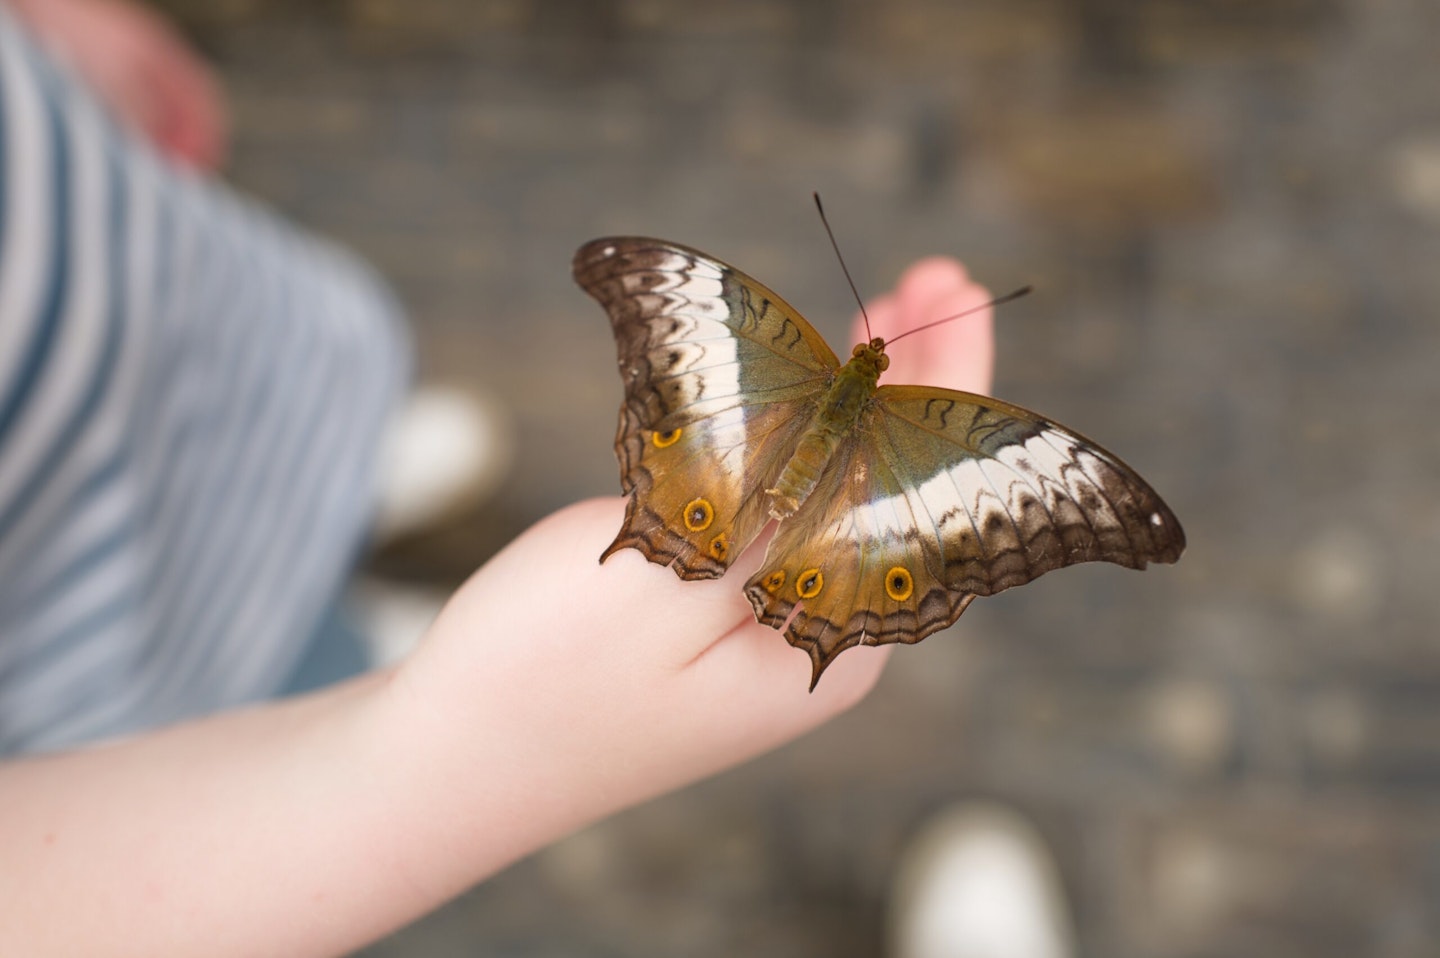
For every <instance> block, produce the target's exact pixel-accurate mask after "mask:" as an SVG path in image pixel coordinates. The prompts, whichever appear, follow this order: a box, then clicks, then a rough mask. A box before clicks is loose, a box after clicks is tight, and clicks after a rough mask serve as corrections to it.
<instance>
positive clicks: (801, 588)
mask: <svg viewBox="0 0 1440 958" xmlns="http://www.w3.org/2000/svg"><path fill="white" fill-rule="evenodd" d="M823 588H825V575H824V574H823V573H822V572H821V571H820V570H819V569H806V570H805V571H804V572H802V573H800V574H799V575H798V576H796V577H795V594H796V595H798V596H799V597H800V598H802V599H813V598H815V597H816V596H817V595H819V594H820V590H821V589H823Z"/></svg>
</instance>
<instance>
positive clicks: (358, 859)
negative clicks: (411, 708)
mask: <svg viewBox="0 0 1440 958" xmlns="http://www.w3.org/2000/svg"><path fill="white" fill-rule="evenodd" d="M389 680H390V675H389V674H388V673H381V674H377V675H372V676H367V677H365V678H363V679H360V680H357V681H355V682H350V683H346V684H345V685H343V686H338V687H336V688H334V689H332V690H327V691H326V692H322V693H320V694H316V695H312V696H308V697H305V698H301V699H296V700H292V701H288V702H281V703H276V704H271V705H267V706H263V707H258V708H253V709H248V710H244V711H240V712H234V713H230V714H227V715H222V716H218V717H216V718H212V719H208V720H205V721H200V722H193V723H189V724H186V725H182V726H177V727H174V728H171V729H167V730H163V731H160V732H157V733H153V734H148V735H145V736H141V737H137V738H135V739H131V740H128V741H124V742H118V743H115V744H111V745H105V746H100V747H97V748H93V749H86V750H82V751H78V752H73V753H69V754H65V755H59V756H54V757H47V758H38V759H34V760H26V761H20V762H14V763H10V764H8V765H6V766H3V767H0V954H5V955H52V954H53V955H87V956H102V955H111V954H114V955H144V956H164V955H186V956H189V955H197V954H204V955H211V956H221V955H230V954H235V955H240V954H246V955H254V954H284V955H297V956H299V955H324V954H336V953H340V952H343V951H347V950H349V949H351V948H354V947H356V946H358V945H360V944H362V943H363V942H366V941H370V940H373V939H374V938H376V937H378V936H380V935H382V934H384V933H385V932H387V931H389V930H390V929H392V928H395V927H397V926H399V925H401V924H403V923H405V922H406V921H408V920H411V919H413V918H415V917H417V916H418V915H420V914H423V913H424V912H425V911H427V910H428V909H430V908H433V907H434V906H435V905H437V904H439V903H440V902H442V901H444V900H445V899H446V898H448V897H450V896H452V895H453V894H455V893H456V892H457V891H459V890H460V889H461V888H463V887H464V886H465V885H466V884H468V883H470V882H473V881H474V880H476V879H477V878H479V877H481V876H482V875H483V874H485V873H486V872H487V871H493V870H495V869H496V868H498V867H500V866H501V865H502V864H503V861H501V860H500V859H499V858H497V857H493V856H492V857H491V858H490V859H489V860H488V861H487V859H486V856H485V855H484V854H483V849H479V848H474V847H471V848H468V849H466V850H465V854H464V855H463V856H460V855H449V854H446V853H445V851H444V850H443V848H442V847H440V845H441V843H443V842H444V841H445V838H446V832H447V831H453V829H449V828H447V825H446V823H444V822H442V821H437V820H435V819H434V817H433V816H443V815H444V814H446V805H447V804H449V803H448V801H447V800H446V797H445V796H443V795H438V796H436V795H429V794H427V793H426V791H425V790H424V789H423V788H419V787H416V786H419V785H420V784H421V783H419V782H416V781H415V780H414V779H413V778H411V779H410V780H409V781H407V780H406V779H407V776H408V775H409V774H410V768H411V767H410V766H409V764H408V763H407V758H406V756H405V754H404V750H405V749H406V747H407V746H406V742H407V733H406V730H405V729H404V727H403V725H404V722H403V721H397V710H396V709H394V708H392V706H391V704H390V702H391V699H392V698H393V696H391V695H390V693H389V690H388V688H387V684H388V682H389ZM397 753H398V754H397ZM432 799H433V801H432ZM432 813H433V815H432ZM427 843H429V844H427Z"/></svg>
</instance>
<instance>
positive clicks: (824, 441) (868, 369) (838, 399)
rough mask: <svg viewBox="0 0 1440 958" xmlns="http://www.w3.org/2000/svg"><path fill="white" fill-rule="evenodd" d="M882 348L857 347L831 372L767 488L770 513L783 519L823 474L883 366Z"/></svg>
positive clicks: (869, 396) (871, 392) (867, 401)
mask: <svg viewBox="0 0 1440 958" xmlns="http://www.w3.org/2000/svg"><path fill="white" fill-rule="evenodd" d="M882 350H883V346H881V347H880V348H876V347H875V346H873V345H872V346H857V347H856V349H855V355H854V356H853V357H851V359H850V361H849V362H848V363H846V364H845V365H844V366H843V367H842V368H841V369H840V371H839V372H837V373H836V374H835V379H834V380H833V381H832V382H831V383H830V388H829V389H827V390H826V391H825V395H824V398H822V399H821V401H820V404H819V406H818V407H817V408H816V412H815V419H814V420H813V421H812V422H811V423H810V426H809V428H807V429H806V430H805V432H804V434H802V435H801V437H800V442H799V443H798V444H797V445H796V446H795V452H794V453H793V454H792V455H791V456H790V460H789V461H788V462H786V463H785V468H784V469H783V470H781V472H780V478H779V479H777V480H776V481H775V486H774V488H771V489H766V490H765V492H766V493H767V494H768V495H769V496H770V516H771V518H774V519H785V518H787V517H789V516H791V515H793V514H794V513H795V510H797V509H799V508H800V504H801V503H803V502H804V501H805V500H806V499H807V498H809V496H810V493H811V492H813V491H814V489H815V486H816V484H817V483H818V482H819V481H820V477H821V476H822V475H824V474H825V469H826V467H828V466H829V465H830V460H831V459H833V458H834V456H835V450H836V449H838V448H839V446H840V443H841V442H842V441H843V440H844V439H845V437H846V436H848V435H850V433H851V432H852V431H854V429H855V428H856V427H857V426H858V425H859V423H860V417H861V416H863V415H864V414H865V410H866V408H867V407H868V406H869V405H870V401H871V399H873V398H874V396H875V387H876V385H877V383H878V382H879V380H880V371H881V370H882V369H883V368H884V367H885V365H886V362H885V354H884V352H883V351H882Z"/></svg>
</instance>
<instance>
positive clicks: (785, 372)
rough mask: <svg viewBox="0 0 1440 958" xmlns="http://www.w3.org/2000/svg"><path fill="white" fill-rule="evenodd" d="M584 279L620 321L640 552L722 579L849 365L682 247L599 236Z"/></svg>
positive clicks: (633, 517) (587, 250)
mask: <svg viewBox="0 0 1440 958" xmlns="http://www.w3.org/2000/svg"><path fill="white" fill-rule="evenodd" d="M574 275H575V279H576V281H577V282H578V283H579V284H580V286H581V287H582V288H584V289H585V291H586V292H588V293H589V294H590V295H591V296H593V297H595V299H596V300H598V301H599V302H600V304H601V305H602V306H604V307H605V311H606V313H607V314H609V316H610V321H611V325H612V326H613V328H614V333H615V341H616V345H617V349H618V353H619V366H620V374H621V378H622V380H623V382H624V384H625V401H624V403H623V405H622V406H621V409H620V422H619V428H618V430H617V435H616V439H615V449H616V454H617V456H618V457H619V459H620V472H621V480H620V481H621V487H622V489H623V490H624V491H625V492H626V493H627V494H629V495H630V497H631V498H630V502H629V504H628V506H627V509H626V517H625V523H624V526H623V527H622V528H621V531H620V534H619V535H618V536H617V537H616V539H615V542H614V543H613V544H612V545H611V547H610V548H609V549H608V550H606V552H605V556H602V560H603V558H604V557H606V556H609V555H610V554H611V553H613V552H614V551H615V550H617V549H620V548H625V547H627V546H630V547H634V548H637V549H639V550H640V551H641V552H642V553H643V554H644V555H645V556H646V557H647V558H649V559H650V560H651V561H653V562H659V563H662V564H672V563H673V566H674V568H675V570H676V572H677V573H678V574H679V575H680V576H682V577H683V578H713V577H715V576H719V575H721V574H722V573H723V572H724V571H725V569H727V568H729V566H730V563H731V562H733V561H734V559H735V558H736V557H737V556H739V554H740V553H741V552H742V551H743V550H744V548H745V546H747V545H748V544H749V543H750V542H751V541H752V540H753V539H754V538H755V536H756V535H757V534H759V532H760V530H761V529H762V528H763V527H764V525H765V523H766V521H768V516H767V514H766V504H765V502H764V501H763V500H764V498H765V497H764V494H763V490H764V489H766V488H767V487H768V486H769V485H771V484H773V483H774V481H775V477H776V476H777V475H778V473H779V471H780V470H781V469H782V468H783V467H784V464H785V461H786V460H787V458H788V456H789V454H790V452H791V451H792V450H793V448H794V445H795V442H796V441H797V439H798V436H799V434H800V432H801V431H803V429H804V428H805V426H806V424H807V423H808V422H809V421H810V419H811V418H813V415H814V407H815V402H816V397H817V396H818V394H819V392H820V391H821V390H822V389H823V388H824V387H825V385H826V383H828V381H829V380H830V378H831V377H832V376H833V375H834V372H835V370H837V369H838V368H839V365H840V364H839V361H838V360H837V359H836V358H835V354H834V353H833V352H832V351H831V349H830V347H829V346H827V345H826V344H825V341H824V340H823V339H822V338H821V337H820V336H819V334H818V333H816V332H815V331H814V329H812V328H811V327H810V325H809V324H808V323H807V322H805V320H804V319H802V318H801V317H800V316H799V314H798V313H796V312H795V310H794V309H793V308H792V307H790V306H789V305H788V304H786V303H785V301H784V300H782V299H781V298H780V297H779V296H777V295H775V294H774V293H773V292H771V291H770V290H768V289H767V288H765V287H764V286H763V285H762V284H760V283H758V282H756V281H755V280H753V279H751V278H750V277H748V276H746V275H744V274H743V273H741V272H740V271H738V270H735V269H733V268H732V267H730V266H727V265H726V264H724V263H721V262H719V261H717V260H714V259H712V258H710V257H708V256H706V255H704V254H703V253H700V252H698V251H696V250H692V249H689V248H687V247H684V246H680V245H678V244H674V243H667V242H664V241H661V240H651V239H643V238H637V237H623V238H621V237H615V238H607V239H599V240H595V241H593V242H590V243H587V244H586V245H585V246H583V247H581V249H580V250H579V252H578V253H576V255H575V262H574Z"/></svg>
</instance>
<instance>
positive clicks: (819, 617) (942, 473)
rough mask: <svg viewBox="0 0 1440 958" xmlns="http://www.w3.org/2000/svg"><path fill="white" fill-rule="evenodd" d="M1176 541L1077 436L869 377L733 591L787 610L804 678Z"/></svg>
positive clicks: (1169, 547)
mask: <svg viewBox="0 0 1440 958" xmlns="http://www.w3.org/2000/svg"><path fill="white" fill-rule="evenodd" d="M1184 547H1185V533H1184V531H1183V530H1182V529H1181V528H1180V523H1179V522H1178V521H1177V520H1176V518H1175V515H1174V514H1173V513H1172V512H1171V511H1170V509H1169V507H1168V506H1166V505H1165V503H1164V502H1163V501H1162V500H1161V499H1160V497H1159V496H1158V495H1156V493H1155V491H1154V490H1152V489H1151V488H1150V486H1149V485H1148V484H1147V483H1146V482H1145V480H1144V479H1142V478H1140V476H1139V475H1138V474H1136V473H1135V471H1134V470H1133V469H1131V468H1130V467H1129V466H1127V465H1125V463H1123V462H1122V461H1120V459H1119V458H1118V457H1116V456H1115V455H1113V454H1112V453H1110V452H1108V451H1106V450H1105V449H1103V448H1101V447H1100V446H1099V445H1097V444H1095V443H1094V442H1091V441H1090V440H1088V439H1086V438H1085V437H1083V436H1081V435H1079V434H1077V433H1075V432H1072V431H1070V430H1068V429H1066V428H1065V427H1063V426H1059V425H1057V424H1055V423H1053V422H1051V421H1049V420H1047V419H1045V418H1043V417H1041V416H1039V415H1037V414H1035V413H1032V412H1030V411H1028V410H1026V409H1022V408H1020V407H1018V406H1013V405H1010V404H1009V403H1003V402H1000V401H999V400H995V399H990V398H987V397H984V396H977V395H973V394H971V393H962V392H954V391H951V390H944V389H931V388H926V387H921V386H882V387H880V388H879V389H878V390H877V391H876V393H875V397H874V401H873V403H872V405H871V407H870V408H869V409H868V410H867V412H866V414H865V415H864V417H863V418H862V420H861V423H860V424H859V428H857V430H856V431H855V432H854V433H853V434H852V435H851V436H850V437H849V438H847V439H846V440H845V441H844V442H843V443H842V445H841V447H840V448H839V450H837V453H836V456H835V458H834V459H833V460H832V461H831V463H830V466H829V468H828V469H827V470H826V472H825V474H824V475H823V477H822V478H821V481H820V484H819V485H818V486H817V487H816V489H815V491H814V492H813V493H812V494H811V495H810V497H809V498H808V499H806V501H805V503H804V504H803V505H802V506H801V507H800V509H799V511H797V512H796V513H795V514H794V515H793V516H791V517H790V518H789V519H787V520H786V521H785V522H783V523H781V525H780V528H779V530H778V532H777V533H776V535H775V538H774V539H773V540H772V541H771V543H770V548H769V551H768V552H767V553H766V556H765V562H764V563H763V565H762V566H761V569H760V571H759V572H758V573H756V575H755V576H754V577H753V578H751V580H750V581H749V582H748V583H747V584H746V587H745V592H746V595H747V596H748V597H749V599H750V602H751V604H752V605H753V606H754V607H755V612H756V615H757V617H759V619H760V620H761V621H762V622H765V623H766V624H767V625H771V626H774V627H776V628H779V627H781V626H782V625H783V624H784V623H785V622H786V620H787V619H789V618H790V616H791V614H792V612H794V618H793V619H790V623H789V625H788V626H787V627H786V629H785V638H786V639H787V641H789V642H790V644H791V645H794V646H797V647H799V648H802V649H804V650H805V651H806V652H808V653H809V655H810V658H811V663H812V666H813V669H814V680H815V681H818V680H819V678H820V674H821V673H822V672H823V671H824V670H825V667H826V666H827V665H829V664H830V662H831V661H833V660H834V658H835V656H837V655H838V654H840V653H841V652H842V651H844V650H845V649H847V648H850V647H851V646H854V645H862V644H863V645H881V644H884V643H888V642H905V643H913V642H918V641H920V640H921V639H923V638H924V637H925V636H927V635H930V634H931V633H932V632H936V631H938V630H940V629H943V628H945V627H946V626H949V625H951V624H952V623H954V621H955V620H956V619H958V618H959V617H960V614H961V613H962V612H964V611H965V607H966V606H967V605H969V603H970V601H971V600H972V599H974V598H975V596H977V595H993V594H994V593H996V592H1000V591H1001V590H1003V589H1008V588H1010V587H1012V586H1017V585H1021V584H1023V583H1026V582H1029V581H1030V580H1032V579H1034V578H1036V577H1037V576H1040V575H1043V574H1044V573H1046V572H1049V571H1050V570H1052V569H1058V568H1060V567H1061V566H1067V565H1073V564H1075V563H1078V562H1093V561H1105V562H1115V563H1118V564H1120V565H1124V566H1129V567H1131V568H1135V569H1140V568H1144V567H1145V565H1146V564H1147V563H1150V562H1174V561H1175V560H1177V559H1178V558H1179V557H1180V553H1181V552H1182V551H1183V550H1184ZM797 605H799V606H800V608H799V611H798V612H796V611H795V608H796V606H797ZM812 687H813V684H812Z"/></svg>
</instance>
